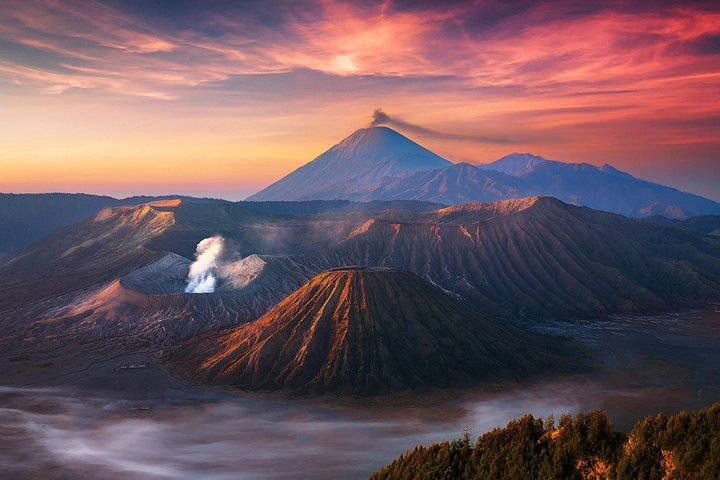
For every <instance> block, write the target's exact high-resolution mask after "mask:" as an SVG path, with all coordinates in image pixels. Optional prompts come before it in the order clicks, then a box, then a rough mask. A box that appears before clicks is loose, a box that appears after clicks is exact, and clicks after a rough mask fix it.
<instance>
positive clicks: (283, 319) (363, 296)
mask: <svg viewBox="0 0 720 480" xmlns="http://www.w3.org/2000/svg"><path fill="white" fill-rule="evenodd" d="M166 359H167V360H168V361H169V362H170V363H171V364H172V365H173V367H174V369H175V370H176V371H177V372H179V373H181V374H182V375H185V376H187V377H189V378H191V379H193V380H195V381H199V382H203V383H211V384H216V385H236V386H238V387H241V388H245V389H252V390H258V389H259V390H277V389H285V390H294V391H301V392H314V393H346V394H375V393H386V392H395V391H402V390H406V389H408V388H418V387H445V386H449V385H463V384H469V383H471V382H473V381H488V380H498V379H502V378H517V377H520V376H524V375H528V374H530V373H537V372H540V371H552V370H557V369H559V368H561V364H562V363H563V362H562V356H561V355H560V354H559V353H557V349H554V348H552V347H550V346H549V340H548V339H544V338H542V337H537V336H530V335H528V334H525V333H522V332H521V331H519V330H517V329H515V328H512V327H509V326H503V325H501V324H499V323H496V322H494V321H491V320H489V319H487V318H484V317H482V316H480V315H479V314H478V313H476V312H475V311H473V310H472V309H470V308H468V307H467V306H465V305H464V304H462V303H460V302H458V301H457V300H455V299H453V298H452V297H451V296H450V295H448V294H446V293H444V292H443V291H442V290H440V289H439V288H437V287H435V286H433V285H431V284H429V283H427V282H425V281H423V280H421V279H420V278H418V277H416V276H415V275H413V274H410V273H405V272H399V271H391V270H375V269H364V268H342V269H336V270H330V271H327V272H324V273H322V274H320V275H318V276H316V277H315V278H313V279H312V280H311V281H310V282H308V283H307V284H306V285H304V286H303V287H301V288H300V289H299V290H297V291H296V292H294V293H293V294H291V295H290V296H289V297H288V298H286V299H285V300H283V301H282V302H280V303H279V304H278V305H277V306H276V307H274V308H273V309H271V310H270V311H269V312H268V313H266V314H265V315H263V316H262V317H260V318H259V319H258V320H256V321H255V322H253V323H250V324H247V325H243V326H240V327H238V328H236V329H233V330H228V331H221V332H215V333H210V334H206V335H204V336H201V337H197V338H194V339H192V340H190V341H189V342H187V343H185V344H182V345H181V346H179V347H177V348H175V349H173V350H172V351H171V352H170V353H169V354H168V355H167V357H166Z"/></svg>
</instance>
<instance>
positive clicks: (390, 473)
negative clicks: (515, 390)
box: [371, 403, 720, 480]
mask: <svg viewBox="0 0 720 480" xmlns="http://www.w3.org/2000/svg"><path fill="white" fill-rule="evenodd" d="M519 478H533V479H589V478H597V479H601V478H604V479H608V480H625V479H628V480H629V479H638V480H661V479H663V480H665V479H667V480H681V479H718V478H720V403H718V404H715V405H713V406H711V407H709V408H707V409H705V410H701V411H698V412H695V413H692V414H688V413H685V412H682V413H679V414H677V415H674V416H672V417H666V416H663V415H658V416H656V417H647V418H644V419H643V420H641V421H639V422H638V423H637V425H636V426H635V428H633V430H632V432H630V434H629V436H625V435H624V434H622V433H619V432H616V431H614V430H613V426H612V423H611V422H610V421H609V420H608V419H607V417H606V416H605V414H604V413H603V412H602V411H600V410H595V411H591V412H588V413H579V414H577V415H576V416H575V418H572V417H570V416H569V415H563V416H562V417H561V418H560V421H559V422H558V425H555V421H554V419H553V418H552V417H550V418H548V419H545V420H544V421H543V419H541V418H537V419H536V418H534V417H533V416H532V415H525V416H524V417H522V418H520V419H519V420H513V421H512V422H510V423H509V424H508V425H507V426H506V427H505V428H501V429H500V428H498V429H495V430H493V431H491V432H488V433H485V434H483V435H481V436H480V437H479V438H478V439H477V441H476V442H475V443H474V444H473V443H472V442H471V441H470V437H469V435H468V434H467V433H466V434H465V435H464V437H463V438H462V439H459V440H454V441H452V442H443V443H440V444H434V445H430V446H428V447H424V446H418V447H415V449H414V450H412V451H411V452H408V453H406V454H404V455H401V456H400V457H399V458H398V459H396V460H395V461H393V462H392V463H391V464H390V465H388V466H386V467H384V468H382V469H381V470H379V471H378V472H376V473H375V474H373V475H372V477H371V480H385V479H388V480H390V479H403V480H445V479H452V480H459V479H493V480H495V479H497V480H503V479H508V480H510V479H513V480H514V479H519Z"/></svg>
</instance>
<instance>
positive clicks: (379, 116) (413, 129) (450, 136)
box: [370, 108, 516, 145]
mask: <svg viewBox="0 0 720 480" xmlns="http://www.w3.org/2000/svg"><path fill="white" fill-rule="evenodd" d="M380 125H388V126H391V127H395V128H399V129H400V130H404V131H405V132H406V133H412V134H416V135H423V136H425V137H431V138H439V139H444V140H460V141H466V142H478V143H494V144H500V145H504V144H512V143H516V142H515V141H514V140H510V139H507V138H495V137H484V136H481V135H460V134H457V133H445V132H439V131H437V130H433V129H430V128H426V127H423V126H422V125H418V124H416V123H412V122H408V121H407V120H404V119H403V118H400V117H397V116H394V115H393V116H391V115H390V114H388V113H386V112H384V111H383V110H382V109H380V108H376V109H375V111H374V112H373V119H372V121H371V122H370V126H371V127H378V126H380Z"/></svg>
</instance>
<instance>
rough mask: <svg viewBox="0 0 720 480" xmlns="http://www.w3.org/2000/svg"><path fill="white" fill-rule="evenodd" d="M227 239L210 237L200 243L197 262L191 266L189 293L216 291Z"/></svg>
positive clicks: (196, 255)
mask: <svg viewBox="0 0 720 480" xmlns="http://www.w3.org/2000/svg"><path fill="white" fill-rule="evenodd" d="M224 245H225V239H224V238H223V237H221V236H214V237H209V238H206V239H204V240H202V241H201V242H200V243H198V245H197V248H196V249H195V261H194V262H193V263H192V264H191V265H190V272H189V273H188V284H187V287H185V292H187V293H212V292H214V291H215V286H216V284H217V277H216V276H215V270H216V269H217V267H218V265H217V262H218V259H219V258H220V256H221V255H222V253H223V248H224Z"/></svg>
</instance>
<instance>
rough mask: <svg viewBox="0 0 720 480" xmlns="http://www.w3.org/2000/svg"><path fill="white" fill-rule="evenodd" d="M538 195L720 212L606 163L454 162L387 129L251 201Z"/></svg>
mask: <svg viewBox="0 0 720 480" xmlns="http://www.w3.org/2000/svg"><path fill="white" fill-rule="evenodd" d="M534 195H547V196H553V197H556V198H558V199H560V200H563V201H565V202H567V203H571V204H575V205H583V206H588V207H591V208H594V209H598V210H605V211H609V212H615V213H620V214H622V215H625V216H630V217H647V216H651V215H663V216H666V217H671V218H687V217H691V216H696V215H714V214H720V204H718V203H717V202H715V201H712V200H709V199H706V198H703V197H700V196H698V195H693V194H691V193H686V192H681V191H679V190H677V189H674V188H671V187H667V186H663V185H659V184H656V183H652V182H649V181H645V180H641V179H638V178H635V177H633V176H632V175H630V174H628V173H625V172H622V171H620V170H618V169H616V168H614V167H612V166H610V165H607V164H606V165H603V166H602V167H596V166H594V165H590V164H587V163H564V162H559V161H553V160H546V159H544V158H542V157H539V156H536V155H531V154H528V153H513V154H510V155H508V156H506V157H503V158H501V159H499V160H497V161H495V162H492V163H488V164H484V165H471V164H468V163H459V164H453V163H451V162H449V161H448V160H445V159H443V158H441V157H440V156H438V155H436V154H434V153H432V152H430V151H429V150H427V149H426V148H424V147H421V146H420V145H418V144H417V143H415V142H413V141H412V140H410V139H408V138H406V137H404V136H403V135H401V134H400V133H398V132H396V131H394V130H392V129H390V128H387V127H370V128H366V129H360V130H358V131H356V132H355V133H353V134H352V135H350V136H349V137H347V138H345V139H344V140H343V141H341V142H340V143H338V144H337V145H335V146H333V147H332V148H330V149H329V150H327V151H326V152H325V153H323V154H322V155H320V156H319V157H317V158H316V159H315V160H313V161H311V162H310V163H308V164H306V165H303V166H302V167H300V168H298V169H297V170H295V171H293V172H292V173H290V174H288V175H287V176H285V177H284V178H282V179H280V180H278V181H277V182H275V183H273V184H272V185H270V186H268V187H267V188H265V189H263V190H261V191H259V192H258V193H256V194H254V195H252V196H250V197H248V199H247V200H249V201H268V200H285V201H287V200H333V199H347V200H355V201H369V200H422V201H428V202H435V203H441V204H445V205H454V204H457V203H465V202H476V201H479V202H487V201H496V200H503V199H511V198H521V197H527V196H534Z"/></svg>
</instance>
